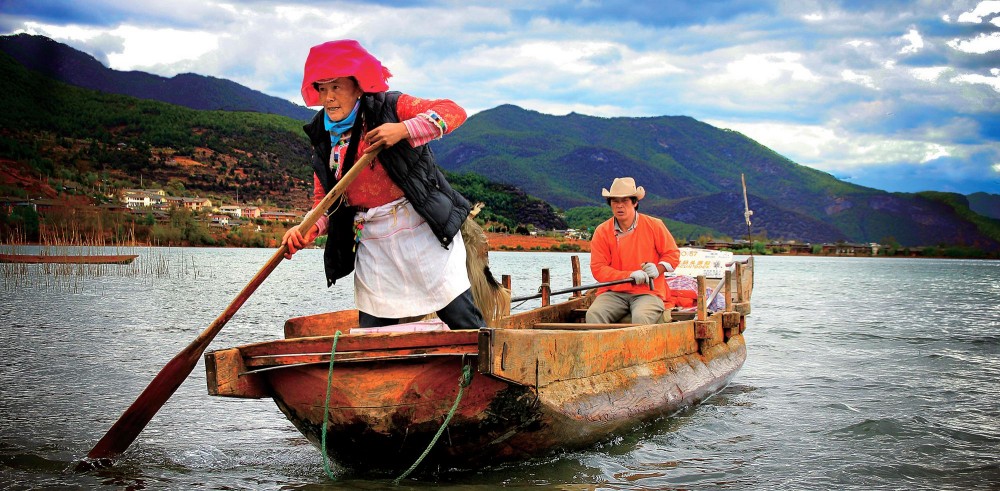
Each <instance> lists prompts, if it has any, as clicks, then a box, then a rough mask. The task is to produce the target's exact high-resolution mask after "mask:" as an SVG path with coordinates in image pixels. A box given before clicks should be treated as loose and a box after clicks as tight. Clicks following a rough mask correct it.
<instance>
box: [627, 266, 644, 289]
mask: <svg viewBox="0 0 1000 491" xmlns="http://www.w3.org/2000/svg"><path fill="white" fill-rule="evenodd" d="M629 277H630V278H632V283H635V284H636V285H641V284H643V283H646V282H648V281H649V275H647V274H646V272H645V271H643V270H641V269H637V270H635V271H633V272H632V274H630V275H629Z"/></svg>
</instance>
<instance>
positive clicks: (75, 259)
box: [0, 254, 139, 264]
mask: <svg viewBox="0 0 1000 491" xmlns="http://www.w3.org/2000/svg"><path fill="white" fill-rule="evenodd" d="M137 257H139V255H138V254H100V255H48V254H0V263H12V264H129V263H131V262H132V261H133V260H135V258H137Z"/></svg>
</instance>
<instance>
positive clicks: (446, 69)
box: [0, 0, 1000, 194]
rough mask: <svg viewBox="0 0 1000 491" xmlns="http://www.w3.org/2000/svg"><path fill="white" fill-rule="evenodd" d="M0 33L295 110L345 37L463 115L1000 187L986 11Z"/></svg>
mask: <svg viewBox="0 0 1000 491" xmlns="http://www.w3.org/2000/svg"><path fill="white" fill-rule="evenodd" d="M500 5H502V6H500ZM0 32H2V33H5V34H11V33H18V32H27V33H32V34H41V35H45V36H48V37H50V38H52V39H55V40H57V41H60V42H62V43H65V44H68V45H70V46H72V47H74V48H77V49H79V50H81V51H84V52H87V53H89V54H91V55H93V56H94V57H95V58H97V59H98V60H100V61H101V62H103V63H105V64H106V65H108V66H109V67H111V68H114V69H116V70H141V71H146V72H150V73H155V74H159V75H163V76H173V75H176V74H178V73H184V72H194V73H198V74H202V75H210V76H215V77H220V78H226V79H230V80H233V81H236V82H238V83H240V84H243V85H246V86H248V87H250V88H253V89H256V90H259V91H262V92H265V93H267V94H270V95H274V96H278V97H282V98H286V99H288V100H291V101H293V102H296V103H298V104H302V100H301V96H300V95H299V85H300V83H301V77H302V66H303V63H304V62H305V57H306V54H307V53H308V50H309V48H310V47H311V46H313V45H316V44H319V43H321V42H324V41H328V40H333V39H343V38H352V39H357V40H359V41H360V42H361V43H362V44H363V45H365V46H366V47H367V48H368V49H369V50H370V51H371V52H372V53H374V54H375V55H376V56H378V57H379V58H380V59H381V60H382V62H383V64H385V65H386V66H388V67H389V68H390V69H391V70H392V72H393V75H394V77H393V78H392V79H390V85H391V87H392V88H394V89H398V90H402V91H404V92H407V93H410V94H413V95H416V96H420V97H447V98H450V99H453V100H455V101H456V102H458V103H459V104H461V105H463V106H464V107H465V108H466V109H467V110H468V111H469V112H470V113H475V112H478V111H482V110H485V109H489V108H493V107H496V106H498V105H500V104H515V105H518V106H521V107H523V108H527V109H532V110H536V111H540V112H543V113H548V114H555V115H563V114H567V113H569V112H571V111H575V112H577V113H581V114H588V115H594V116H604V117H613V116H630V117H642V116H663V115H686V116H691V117H694V118H696V119H699V120H702V121H705V122H707V123H710V124H712V125H715V126H718V127H722V128H731V129H735V130H737V131H740V132H742V133H744V134H746V135H747V136H749V137H751V138H753V139H755V140H757V141H759V142H761V143H762V144H764V145H767V146H769V147H771V148H772V149H774V150H776V151H778V152H779V153H781V154H783V155H785V156H786V157H788V158H790V159H792V160H793V161H795V162H798V163H800V164H803V165H807V166H810V167H813V168H816V169H819V170H822V171H826V172H829V173H831V174H833V175H834V176H837V177H839V178H841V179H844V180H848V181H850V182H854V183H857V184H861V185H865V186H870V187H874V188H878V189H884V190H888V191H903V192H912V191H920V190H928V189H929V190H939V191H956V192H961V193H972V192H976V191H986V192H991V193H995V194H1000V1H976V0H970V1H961V0H960V1H935V0H915V1H896V0H878V1H869V0H842V1H814V0H776V1H764V0H723V1H707V2H693V1H689V0H681V1H635V0H631V1H620V0H615V1H596V0H592V1H586V0H585V1H576V2H568V1H555V0H513V1H504V2H497V1H493V0H491V1H486V2H484V1H478V0H473V1H458V0H455V1H415V2H396V1H388V0H386V1H370V2H323V1H315V0H311V1H297V0H284V1H278V0H270V1H269V0H251V1H239V2H220V1H216V0H170V1H162V0H144V1H142V2H137V1H134V0H121V1H118V0H0ZM594 137H595V138H611V137H613V135H594Z"/></svg>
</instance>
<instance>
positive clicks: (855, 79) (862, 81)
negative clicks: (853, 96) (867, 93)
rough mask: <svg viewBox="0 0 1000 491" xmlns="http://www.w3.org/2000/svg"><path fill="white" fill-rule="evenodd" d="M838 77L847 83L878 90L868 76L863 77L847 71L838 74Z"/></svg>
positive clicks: (852, 71)
mask: <svg viewBox="0 0 1000 491" xmlns="http://www.w3.org/2000/svg"><path fill="white" fill-rule="evenodd" d="M840 76H841V78H843V79H844V80H846V81H848V82H851V83H855V84H858V85H863V86H865V87H868V88H870V89H876V90H878V87H876V86H875V81H874V80H873V79H872V77H871V76H870V75H863V74H860V73H857V72H855V71H854V70H850V69H848V70H844V71H842V72H840Z"/></svg>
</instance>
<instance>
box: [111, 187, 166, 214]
mask: <svg viewBox="0 0 1000 491" xmlns="http://www.w3.org/2000/svg"><path fill="white" fill-rule="evenodd" d="M158 191H159V190H155V189H125V190H123V191H122V193H121V201H122V202H123V203H125V207H126V208H129V209H138V208H153V207H157V206H162V205H163V203H164V199H165V196H164V193H163V192H162V191H159V192H158Z"/></svg>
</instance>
